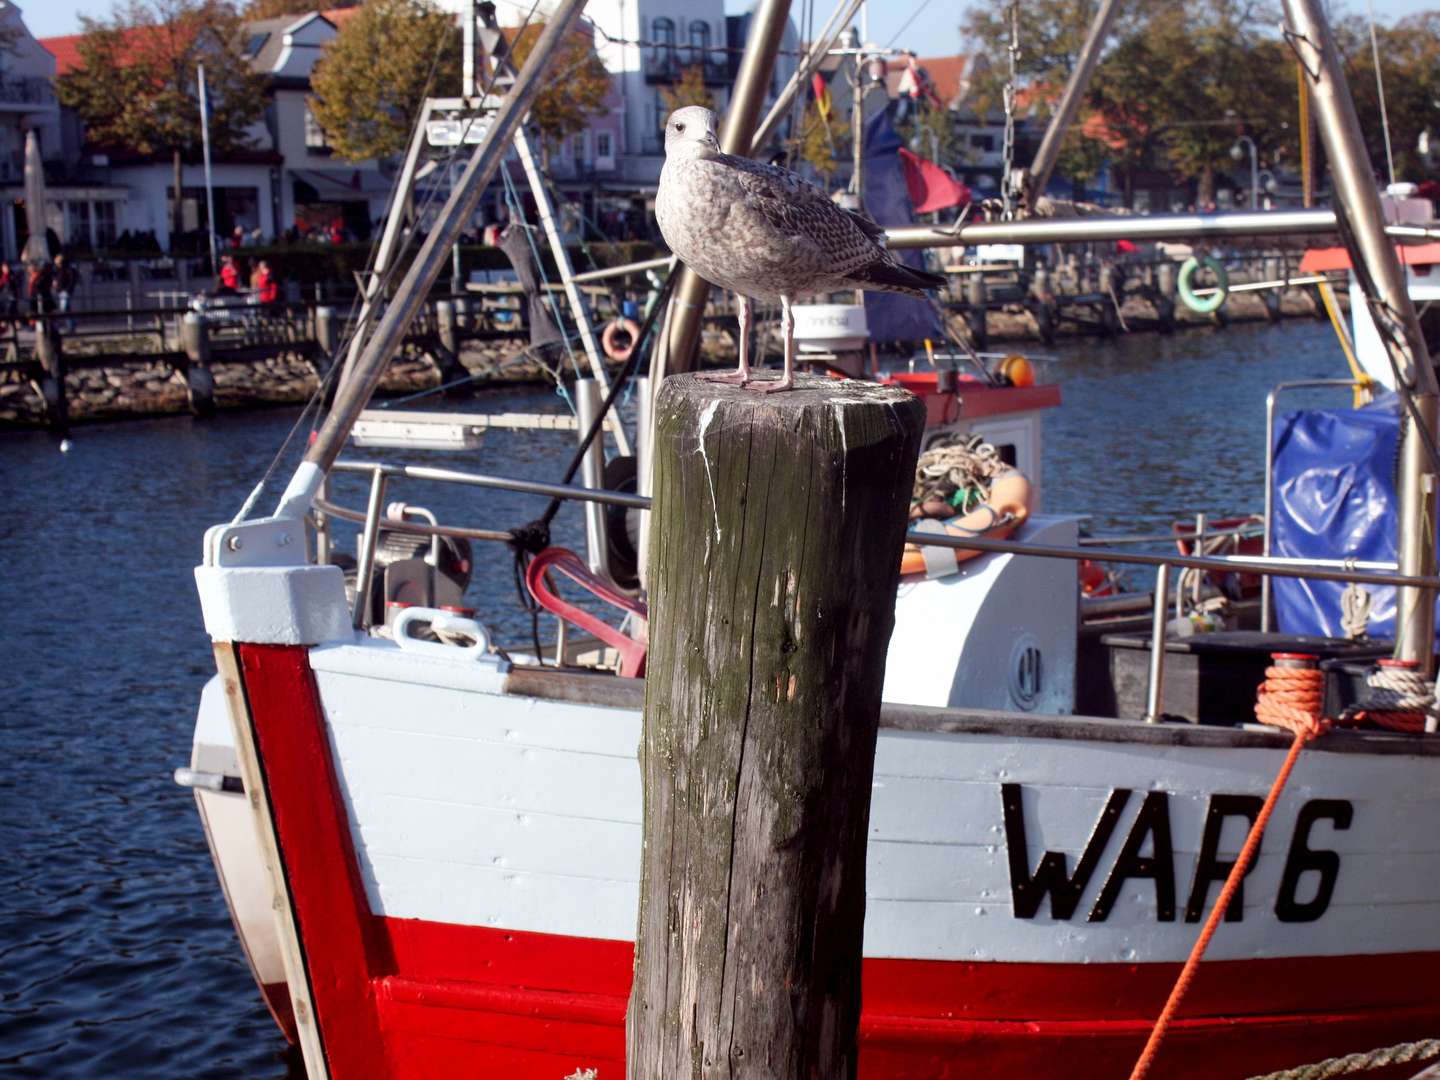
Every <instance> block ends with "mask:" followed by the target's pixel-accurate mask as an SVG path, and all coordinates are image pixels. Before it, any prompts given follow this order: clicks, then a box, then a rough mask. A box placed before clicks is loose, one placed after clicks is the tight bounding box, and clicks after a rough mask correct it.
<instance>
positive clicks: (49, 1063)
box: [0, 321, 1349, 1078]
mask: <svg viewBox="0 0 1440 1080" xmlns="http://www.w3.org/2000/svg"><path fill="white" fill-rule="evenodd" d="M1054 356H1055V359H1054V360H1053V361H1050V362H1049V363H1048V364H1047V365H1046V371H1045V373H1046V374H1047V375H1048V376H1049V378H1051V379H1052V380H1054V381H1056V382H1058V383H1059V384H1060V386H1061V390H1062V393H1063V397H1064V404H1063V406H1062V407H1061V408H1060V409H1059V410H1057V411H1056V412H1054V413H1052V414H1051V415H1050V416H1048V417H1047V419H1046V428H1045V452H1044V458H1043V470H1042V471H1043V481H1042V482H1043V489H1044V509H1045V510H1046V511H1047V512H1069V513H1077V514H1085V515H1089V522H1088V526H1089V528H1090V529H1091V531H1093V532H1095V533H1097V534H1098V533H1105V534H1110V533H1115V532H1129V533H1140V532H1145V533H1151V532H1156V531H1165V530H1167V529H1168V528H1169V526H1170V523H1171V522H1172V521H1175V520H1177V519H1188V518H1190V517H1191V516H1192V515H1193V514H1194V513H1195V512H1196V511H1204V512H1206V513H1207V514H1209V515H1211V516H1212V517H1215V516H1227V515H1235V514H1244V513H1250V512H1256V511H1258V510H1259V508H1260V506H1261V500H1262V496H1263V475H1262V473H1263V455H1264V398H1265V394H1266V392H1267V391H1268V390H1269V389H1270V388H1271V387H1272V386H1273V385H1274V384H1275V383H1277V382H1280V381H1283V380H1291V379H1301V378H1314V377H1321V378H1336V377H1343V376H1344V374H1345V366H1344V360H1343V358H1342V356H1341V354H1340V352H1339V349H1338V347H1337V346H1336V344H1335V340H1334V336H1333V334H1332V333H1331V331H1330V329H1329V328H1328V326H1324V325H1322V324H1320V323H1315V322H1306V321H1291V322H1288V323H1286V324H1284V325H1282V326H1279V327H1273V328H1272V327H1267V326H1264V325H1251V326H1244V327H1238V326H1237V327H1234V328H1232V329H1229V330H1225V331H1211V330H1192V331H1189V332H1186V333H1182V334H1177V335H1174V336H1170V337H1160V336H1154V335H1137V336H1135V337H1130V338H1123V339H1119V340H1117V341H1114V342H1100V341H1096V340H1085V341H1078V342H1073V343H1069V344H1066V345H1064V346H1060V347H1057V349H1056V350H1055V353H1054ZM1348 400H1349V394H1348V392H1344V393H1342V392H1336V391H1329V392H1320V393H1317V394H1310V395H1308V396H1307V395H1295V396H1294V397H1293V398H1287V399H1286V401H1287V406H1286V407H1296V406H1298V405H1299V404H1302V403H1313V404H1325V405H1333V406H1343V405H1346V404H1348ZM463 407H464V408H466V409H473V410H477V411H513V410H535V409H537V408H543V409H563V408H564V407H565V406H564V402H563V401H561V400H560V399H558V398H557V397H556V396H555V395H554V394H553V393H551V392H548V391H546V390H543V389H535V388H532V389H521V390H509V391H504V392H495V393H488V394H482V395H480V396H477V397H476V398H475V399H473V400H472V401H470V402H467V403H465V404H464V406H463ZM297 416H298V410H295V409H287V410H283V411H274V412H261V413H249V414H224V415H221V416H219V417H218V418H216V419H213V420H210V421H204V422H201V421H193V420H190V419H165V420H153V421H135V422H128V423H123V424H110V425H104V426H94V427H83V428H80V429H77V430H76V432H75V433H74V434H73V437H72V438H73V446H72V448H71V449H70V451H69V452H68V453H61V452H59V450H58V448H57V444H56V442H55V441H54V440H53V439H51V438H50V437H48V436H45V435H42V434H11V435H5V436H0V506H3V508H4V515H3V518H0V567H3V568H4V573H5V579H6V586H7V587H6V594H7V596H6V599H7V604H6V606H7V609H8V610H7V611H6V614H5V618H4V629H3V630H0V642H3V666H0V754H3V764H0V808H3V813H0V868H3V870H0V884H3V888H0V1073H3V1075H5V1076H34V1077H47V1078H56V1077H102V1076H104V1077H108V1076H116V1077H121V1076H123V1077H178V1076H185V1077H281V1076H300V1075H303V1070H302V1068H301V1065H300V1062H299V1057H298V1054H295V1053H291V1052H287V1051H286V1048H285V1045H284V1042H283V1040H282V1038H281V1036H280V1035H279V1033H278V1031H277V1030H276V1028H275V1026H274V1024H273V1023H272V1022H271V1020H270V1017H269V1015H268V1013H267V1012H266V1011H265V1008H264V1005H263V1004H262V1002H261V999H260V996H259V994H258V992H257V991H256V989H255V985H254V983H253V981H252V980H251V978H250V975H249V972H248V970H247V969H246V967H245V964H244V960H243V957H242V956H241V953H240V949H239V946H238V944H237V941H236V938H235V935H234V931H233V930H232V928H231V925H230V920H229V917H228V915H227V913H226V910H225V905H224V902H223V899H222V897H221V895H220V891H219V888H218V886H217V884H216V880H215V874H214V871H213V869H212V866H211V863H210V856H209V853H208V851H207V850H206V846H205V840H204V836H203V834H202V832H201V829H200V824H199V820H198V818H197V817H196V814H195V809H194V804H193V801H192V799H191V797H190V795H189V794H188V793H187V792H185V791H183V790H182V789H180V788H178V787H176V786H175V784H174V783H173V781H172V780H171V773H172V771H173V769H174V768H175V767H176V766H177V765H182V764H186V763H187V762H188V757H189V750H190V737H191V732H192V727H193V723H194V715H195V707H196V703H197V701H198V698H199V693H200V688H201V686H202V684H203V683H204V682H205V681H206V679H208V678H209V677H210V676H211V675H212V674H213V672H214V666H213V661H212V659H211V654H210V649H209V642H208V639H207V638H206V637H205V634H204V632H203V629H202V626H201V618H200V609H199V603H198V601H197V599H196V596H195V590H194V585H193V579H192V577H191V570H192V567H193V566H194V565H195V563H196V562H197V561H198V560H199V556H200V542H201V537H202V534H203V532H204V530H205V528H206V527H207V526H209V525H211V524H214V523H217V522H221V521H227V520H229V519H230V518H231V517H233V516H234V514H235V512H236V510H237V509H238V507H239V506H240V505H241V504H242V503H243V502H244V500H245V498H246V496H247V494H248V493H249V491H250V489H251V488H252V487H253V486H254V484H255V483H256V481H257V479H259V477H260V475H261V474H262V472H263V471H264V469H265V467H266V465H267V463H269V462H270V460H271V458H272V457H273V455H274V454H275V452H276V450H277V448H278V447H279V446H280V445H281V443H282V442H283V441H284V439H285V438H286V435H287V433H288V432H289V431H290V429H291V427H292V425H294V423H295V421H296V418H297ZM303 435H304V432H303V431H301V432H300V436H301V437H300V438H298V439H297V440H296V442H297V443H303ZM571 450H572V443H571V442H570V441H569V440H568V439H567V438H564V437H561V436H559V435H556V434H555V433H547V432H496V433H494V434H492V435H490V436H489V437H488V438H487V441H486V443H485V445H484V447H483V448H481V449H480V450H478V451H474V452H467V453H466V454H463V455H455V454H447V455H438V454H432V455H409V459H410V460H416V459H420V460H427V461H429V462H433V463H437V464H444V465H448V466H453V467H457V468H469V469H475V470H477V471H484V472H489V473H494V474H498V475H510V476H523V477H528V478H534V479H542V480H557V479H559V474H560V471H561V470H562V469H563V467H564V464H565V462H566V461H567V460H568V457H569V455H570V453H571ZM293 454H294V448H293V446H292V454H291V456H290V457H289V458H287V459H286V460H285V462H282V467H281V468H280V469H279V470H278V471H277V477H276V479H277V480H278V481H280V482H283V478H284V476H285V475H286V473H287V466H288V463H289V462H292V461H293ZM365 456H367V457H374V456H377V455H371V454H366V455H365ZM387 456H388V457H390V458H396V457H397V455H395V454H394V453H393V452H391V453H389V454H388V455H387ZM361 485H362V481H361V480H359V479H354V478H352V479H349V480H347V481H344V482H343V484H342V485H341V487H340V488H339V489H338V495H339V497H340V498H341V500H342V501H344V502H347V503H348V504H350V505H352V506H360V505H363V489H362V486H361ZM276 490H278V489H277V487H276V485H275V482H273V481H272V485H271V489H270V493H269V494H267V495H266V497H265V498H264V499H263V500H262V502H261V504H260V505H261V506H262V507H263V508H268V507H269V506H271V505H273V499H274V492H275V491H276ZM390 498H392V499H405V500H407V501H413V502H414V503H417V504H419V505H423V506H427V507H430V508H432V509H434V510H436V511H437V512H438V513H439V514H440V518H441V520H442V521H444V522H447V523H461V524H472V525H479V526H484V527H489V528H506V527H510V526H514V525H520V524H523V523H525V522H527V521H529V520H531V519H533V518H534V517H536V516H537V515H538V514H539V512H540V511H541V510H542V509H543V507H544V503H543V500H539V499H536V498H533V497H528V496H523V495H516V494H510V493H504V492H494V491H484V490H479V489H474V488H464V489H459V488H449V489H447V488H442V487H436V486H433V485H419V484H415V485H409V484H405V485H396V486H395V487H392V490H391V493H390ZM556 540H557V542H560V543H566V544H570V545H578V544H580V543H581V542H582V529H581V523H580V519H579V514H578V512H577V511H576V510H575V509H574V508H567V509H566V510H565V511H563V512H562V514H561V515H560V518H559V519H558V522H557V528H556ZM476 563H477V570H476V579H475V582H474V583H473V584H472V586H471V591H470V594H469V595H470V602H471V603H473V604H474V605H475V606H476V607H477V608H478V609H479V618H481V619H482V620H483V621H485V622H487V623H488V624H490V625H491V626H492V627H493V628H495V630H496V632H497V636H498V637H499V639H500V640H501V641H519V642H522V643H523V642H524V641H525V640H527V639H528V636H529V632H530V623H529V618H528V616H525V615H524V614H522V613H521V612H520V610H519V608H518V605H517V603H516V598H515V594H514V579H513V575H512V567H511V561H510V556H509V552H508V550H507V549H505V548H504V547H503V546H501V545H483V546H481V547H479V548H478V549H477V551H476ZM1137 584H1142V585H1143V584H1144V582H1143V581H1139V582H1137Z"/></svg>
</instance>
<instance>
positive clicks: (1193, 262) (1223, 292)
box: [1175, 255, 1230, 315]
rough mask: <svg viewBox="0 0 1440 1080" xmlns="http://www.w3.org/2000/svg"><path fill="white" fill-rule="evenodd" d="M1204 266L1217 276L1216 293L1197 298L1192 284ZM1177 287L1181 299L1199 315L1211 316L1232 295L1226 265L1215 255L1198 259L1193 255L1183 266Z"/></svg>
mask: <svg viewBox="0 0 1440 1080" xmlns="http://www.w3.org/2000/svg"><path fill="white" fill-rule="evenodd" d="M1202 266H1203V267H1205V269H1206V270H1209V271H1210V273H1212V274H1214V275H1215V291H1214V292H1213V293H1209V294H1208V295H1206V296H1196V295H1195V291H1194V289H1192V288H1191V282H1193V281H1194V280H1195V271H1197V270H1199V269H1200V268H1201V267H1202ZM1175 287H1176V288H1177V289H1178V290H1179V291H1180V299H1181V300H1183V301H1185V306H1186V307H1188V308H1189V309H1190V310H1191V311H1194V312H1196V313H1197V314H1200V315H1210V314H1212V313H1214V312H1216V311H1219V310H1220V308H1221V307H1222V306H1223V305H1224V303H1225V299H1226V298H1227V297H1228V296H1229V295H1230V275H1228V274H1227V273H1225V264H1224V263H1222V262H1221V261H1220V260H1219V259H1217V258H1215V256H1214V255H1201V256H1199V257H1198V258H1197V257H1196V256H1194V255H1191V256H1190V258H1188V259H1186V260H1185V262H1184V263H1182V264H1181V266H1180V280H1179V281H1178V282H1176V285H1175Z"/></svg>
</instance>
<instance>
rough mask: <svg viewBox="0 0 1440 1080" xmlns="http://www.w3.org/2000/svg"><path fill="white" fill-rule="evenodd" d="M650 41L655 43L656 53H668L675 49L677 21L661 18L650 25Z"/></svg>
mask: <svg viewBox="0 0 1440 1080" xmlns="http://www.w3.org/2000/svg"><path fill="white" fill-rule="evenodd" d="M650 40H651V41H653V42H654V43H655V51H656V53H657V54H658V53H660V52H662V51H664V52H668V51H669V50H671V49H673V48H674V47H675V20H674V19H667V18H665V17H663V16H662V17H661V18H658V19H656V20H655V21H654V22H652V23H651V24H650Z"/></svg>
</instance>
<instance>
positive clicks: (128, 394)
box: [0, 290, 1316, 429]
mask: <svg viewBox="0 0 1440 1080" xmlns="http://www.w3.org/2000/svg"><path fill="white" fill-rule="evenodd" d="M1280 313H1281V314H1282V315H1284V316H1291V317H1297V316H1298V317H1314V315H1315V314H1316V311H1315V306H1314V302H1313V300H1312V297H1311V295H1310V294H1309V293H1304V292H1300V291H1295V290H1292V291H1290V292H1287V293H1286V294H1285V295H1284V296H1283V298H1282V301H1281V305H1280ZM1267 318H1272V316H1271V315H1270V314H1269V313H1267V311H1266V307H1265V304H1264V302H1263V301H1262V299H1261V298H1260V295H1259V294H1257V293H1237V294H1232V296H1231V297H1230V299H1229V300H1228V301H1227V303H1226V305H1225V307H1224V309H1223V321H1224V322H1234V323H1240V322H1260V321H1264V320H1266V319H1267ZM1121 321H1122V326H1123V328H1124V330H1125V331H1128V332H1131V333H1143V332H1150V331H1153V330H1154V329H1155V325H1154V324H1155V319H1154V311H1153V309H1152V308H1151V307H1150V305H1149V304H1148V303H1146V302H1145V301H1143V300H1139V299H1136V298H1133V297H1131V298H1127V299H1126V301H1125V303H1124V304H1123V305H1122V308H1121ZM1176 321H1177V324H1178V325H1179V327H1181V328H1186V327H1211V328H1213V327H1216V326H1217V325H1219V323H1217V320H1216V318H1215V317H1214V316H1209V315H1197V314H1195V313H1194V312H1191V311H1189V310H1188V309H1186V308H1184V306H1183V305H1181V306H1180V307H1179V308H1178V309H1177V310H1176ZM986 322H987V328H988V338H989V344H988V347H990V348H992V349H993V348H995V346H996V345H998V344H1001V343H1004V344H1007V345H1009V344H1014V345H1015V346H1016V347H1019V348H1024V347H1027V346H1028V347H1034V346H1036V344H1037V340H1036V324H1035V320H1034V318H1033V317H1032V316H1031V315H1030V314H1028V313H1027V312H1025V311H1024V310H1023V309H1021V308H1020V307H1019V306H1018V305H1012V306H1006V307H1002V306H1000V305H996V306H993V307H991V309H990V310H989V312H988V313H987V318H986ZM952 324H953V327H952V328H953V329H954V330H955V332H957V333H963V332H964V319H963V317H962V316H961V315H958V314H957V315H953V316H952ZM761 330H762V338H761V340H762V341H763V342H764V345H763V346H762V347H763V349H764V351H765V352H766V354H767V355H769V356H771V357H772V358H776V357H778V356H779V352H780V341H779V336H778V333H776V332H775V330H776V327H775V325H774V320H770V321H769V322H762V323H761ZM1056 332H1057V336H1058V337H1060V338H1062V339H1063V338H1073V337H1079V336H1087V335H1089V334H1091V333H1092V332H1093V330H1091V329H1087V328H1086V327H1085V326H1082V325H1080V324H1078V323H1073V322H1070V321H1068V320H1062V321H1061V322H1060V324H1059V325H1058V326H1057V328H1056ZM106 348H107V349H108V350H109V354H110V355H112V356H113V355H115V354H117V353H121V354H123V353H125V352H126V351H127V350H126V348H125V342H124V341H123V340H120V341H115V340H112V341H109V342H108V343H107V346H106ZM133 349H134V353H133V355H135V356H136V359H135V360H134V361H127V362H126V363H124V364H115V365H111V366H108V367H90V366H86V365H85V364H84V362H83V355H77V356H76V360H77V361H79V362H78V363H75V364H74V365H73V366H72V367H71V369H70V370H69V371H68V373H67V375H66V379H65V388H66V396H67V400H68V402H69V406H70V412H69V418H70V420H71V421H72V422H84V421H96V420H115V419H122V418H127V417H141V416H162V415H166V414H178V413H186V412H188V411H189V410H190V402H189V396H188V394H187V391H186V383H185V376H184V374H183V372H181V371H179V370H177V369H176V368H174V367H172V365H171V364H170V363H169V362H167V361H165V360H162V359H156V360H153V361H145V360H143V359H142V358H141V357H142V356H143V354H144V353H145V352H146V351H148V350H147V348H146V346H145V344H144V343H143V342H142V341H139V340H137V341H135V342H134V343H133ZM704 351H705V354H706V356H707V358H708V359H710V360H713V361H714V362H716V363H722V362H723V363H730V362H731V360H730V358H731V357H733V355H734V344H733V341H732V339H731V337H730V335H729V334H728V333H726V332H724V331H719V330H709V331H707V333H706V335H705V347H704ZM459 360H460V363H461V364H462V365H463V366H464V368H465V369H466V371H468V372H469V373H470V374H471V375H472V376H473V377H474V383H473V387H474V388H475V389H483V388H485V387H495V386H505V385H512V386H513V385H516V384H523V383H526V382H534V381H539V380H543V379H546V378H547V373H546V372H545V370H544V369H543V368H542V367H541V366H540V365H539V364H538V363H536V362H534V361H533V360H530V359H528V358H527V356H526V352H525V349H524V346H523V343H522V342H520V341H518V340H502V341H473V340H472V341H466V342H464V343H463V345H462V347H461V349H460V352H459ZM210 370H211V373H212V375H213V377H214V381H215V405H216V407H217V408H219V409H245V408H261V407H265V406H271V405H284V404H298V403H301V402H304V401H307V400H309V398H310V396H311V395H312V394H313V393H314V391H315V387H316V376H315V372H314V370H313V369H312V367H311V365H310V364H309V363H307V362H306V361H305V360H304V359H303V358H301V357H299V356H295V355H293V354H292V355H284V354H282V355H280V356H277V357H274V358H271V359H264V360H251V361H246V362H244V363H233V362H226V361H225V360H224V359H223V354H217V356H216V357H215V358H214V360H213V361H212V362H211V364H210ZM441 379H442V376H441V372H440V368H439V366H438V365H437V364H436V363H435V362H434V361H433V360H432V358H430V357H429V356H426V355H423V354H418V353H416V352H413V351H410V350H407V352H406V353H404V354H402V356H400V357H397V358H396V360H395V361H394V363H393V364H392V365H391V369H390V371H389V373H388V374H387V375H386V377H385V381H384V382H383V383H382V384H381V393H382V394H389V395H399V394H406V393H414V392H416V391H420V390H426V389H431V388H434V387H437V386H439V385H440V383H441ZM44 423H45V416H44V410H43V406H42V401H41V397H40V394H39V393H38V391H37V388H36V386H35V385H34V384H33V383H32V382H31V381H29V380H20V379H17V378H15V377H14V376H13V375H12V376H10V381H8V382H5V383H0V429H3V428H7V427H8V428H33V427H40V426H43V425H44Z"/></svg>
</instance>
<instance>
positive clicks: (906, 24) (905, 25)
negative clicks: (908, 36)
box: [885, 0, 930, 49]
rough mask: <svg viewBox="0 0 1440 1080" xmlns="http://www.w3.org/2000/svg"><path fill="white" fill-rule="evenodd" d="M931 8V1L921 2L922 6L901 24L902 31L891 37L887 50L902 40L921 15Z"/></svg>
mask: <svg viewBox="0 0 1440 1080" xmlns="http://www.w3.org/2000/svg"><path fill="white" fill-rule="evenodd" d="M929 6H930V0H920V5H919V7H917V8H916V9H915V10H914V11H912V12H911V13H910V17H909V18H908V19H906V20H905V21H904V22H903V23H901V24H900V29H899V30H896V31H895V33H894V34H892V35H891V37H890V40H889V41H887V42H886V43H885V48H887V49H888V48H890V46H892V45H894V44H895V42H897V41H899V40H900V35H901V34H903V33H905V31H906V30H909V29H910V24H911V23H913V22H914V21H915V20H916V19H918V18H919V17H920V13H921V12H922V11H924V10H925V9H926V8H927V7H929Z"/></svg>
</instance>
